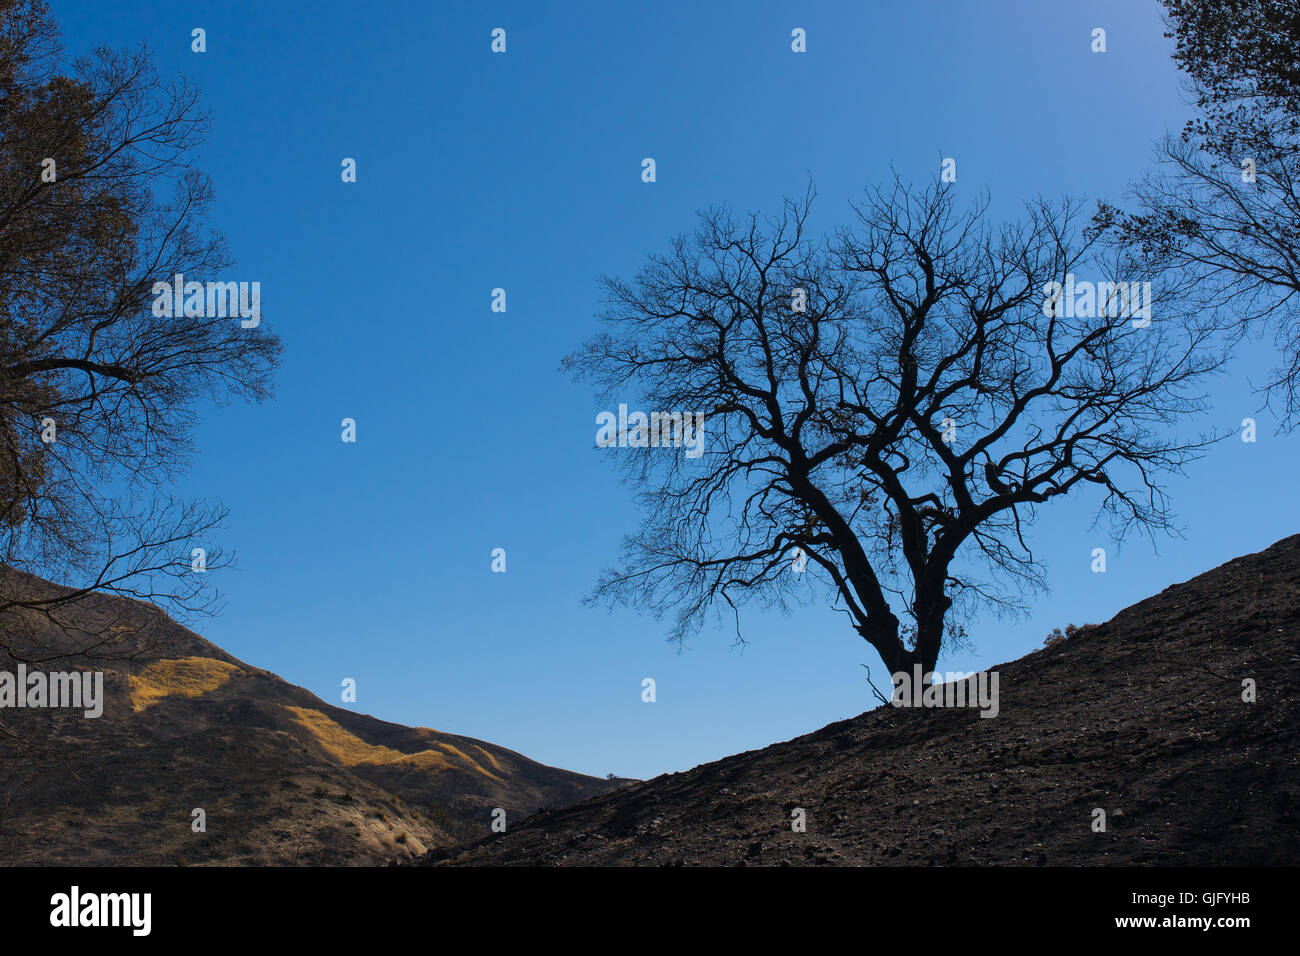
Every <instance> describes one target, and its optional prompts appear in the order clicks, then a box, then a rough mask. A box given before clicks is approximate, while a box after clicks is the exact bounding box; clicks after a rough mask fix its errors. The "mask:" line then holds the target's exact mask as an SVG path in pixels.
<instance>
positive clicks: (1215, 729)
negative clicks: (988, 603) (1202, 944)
mask: <svg viewBox="0 0 1300 956" xmlns="http://www.w3.org/2000/svg"><path fill="white" fill-rule="evenodd" d="M1297 627H1300V536H1295V537H1291V538H1287V539H1285V540H1283V541H1280V542H1278V543H1277V544H1275V545H1274V546H1272V547H1271V548H1269V549H1268V550H1266V551H1263V552H1260V553H1258V554H1252V555H1247V556H1245V557H1241V558H1238V559H1236V560H1234V561H1231V562H1229V563H1228V564H1225V565H1223V566H1222V567H1220V568H1217V569H1215V570H1213V571H1210V572H1208V573H1206V574H1202V575H1200V576H1199V577H1196V578H1193V579H1192V580H1191V581H1188V582H1185V583H1183V584H1178V585H1174V586H1172V587H1170V588H1167V589H1166V590H1164V591H1163V592H1161V593H1160V594H1158V595H1156V596H1155V597H1152V598H1148V599H1147V600H1145V601H1142V602H1140V603H1138V604H1136V605H1134V606H1132V607H1130V608H1127V609H1125V610H1124V611H1121V612H1120V613H1119V614H1117V615H1116V616H1115V617H1114V618H1113V619H1112V620H1110V621H1109V622H1107V623H1105V624H1102V625H1099V626H1097V627H1094V628H1089V629H1086V630H1084V631H1083V632H1082V633H1080V634H1078V635H1076V636H1074V637H1073V638H1071V639H1068V640H1066V641H1063V642H1060V643H1057V644H1054V645H1052V646H1050V647H1047V648H1044V649H1042V650H1039V651H1036V652H1034V653H1032V654H1029V655H1028V656H1026V657H1024V658H1021V659H1020V660H1017V661H1013V662H1011V663H1008V664H1005V665H1002V666H999V667H998V668H997V670H998V672H999V674H1000V692H1001V701H1000V703H1001V712H1000V714H999V715H998V716H997V717H995V718H992V719H981V718H979V717H978V716H977V714H976V712H975V711H973V710H969V711H936V710H896V709H894V708H892V707H881V708H878V709H876V710H873V711H870V712H868V713H865V714H863V715H861V716H859V717H856V718H853V719H851V720H846V721H842V722H839V723H836V724H831V725H830V726H828V727H824V728H822V729H821V730H819V731H816V732H815V733H811V734H808V735H806V736H803V737H799V738H796V739H794V740H791V741H788V742H786V743H780V744H775V745H773V746H771V747H767V748H764V749H763V750H758V751H751V752H749V753H744V754H738V755H736V756H734V757H728V758H726V759H724V760H719V761H717V762H716V763H710V764H704V765H702V766H699V767H696V768H695V769H693V770H690V771H687V772H685V773H677V774H668V775H666V776H661V777H657V778H655V779H653V780H649V781H646V782H644V783H638V784H631V785H628V786H625V787H624V788H623V789H621V790H618V791H616V792H614V793H612V794H607V795H605V796H602V797H596V798H593V799H590V800H587V801H585V802H583V803H580V804H577V805H575V806H572V807H569V808H567V809H562V810H555V811H550V812H546V813H541V814H538V815H535V816H533V817H531V818H530V819H528V820H526V821H521V822H520V823H519V824H518V825H517V826H514V827H512V828H511V830H510V831H509V832H507V833H505V834H502V835H498V836H494V837H490V838H487V839H485V840H483V841H480V842H478V843H475V844H473V845H470V846H467V847H461V848H450V849H438V850H434V851H432V852H431V853H430V854H429V855H428V856H426V857H425V858H424V859H423V860H422V861H421V862H423V863H426V864H433V865H439V864H457V865H467V864H468V865H475V864H477V865H500V864H517V865H651V866H653V865H669V866H671V865H679V866H680V865H701V864H703V865H732V866H745V865H749V866H755V865H760V866H774V865H775V866H786V865H796V866H799V865H817V864H821V865H841V866H845V865H864V864H866V865H871V864H876V865H879V864H892V865H944V864H1009V865H1024V866H1033V865H1044V864H1046V865H1089V866H1092V865H1107V864H1155V865H1216V864H1295V863H1297V862H1300V807H1298V806H1297V801H1298V800H1300V761H1298V760H1297V745H1298V744H1300V731H1298V730H1297V727H1296V718H1297V710H1298V708H1297V701H1298V699H1300V647H1298V646H1297V633H1298V632H1297ZM1247 677H1249V678H1253V679H1254V680H1255V681H1256V683H1257V686H1258V700H1257V702H1256V703H1253V704H1251V703H1244V702H1243V701H1242V680H1243V678H1247ZM799 807H802V808H804V809H805V810H806V812H807V832H806V833H794V832H792V831H791V825H790V819H791V811H792V810H794V809H795V808H799ZM1095 808H1101V809H1104V810H1105V811H1106V813H1107V830H1106V832H1105V833H1095V832H1093V830H1092V827H1091V824H1092V821H1093V811H1094V809H1095Z"/></svg>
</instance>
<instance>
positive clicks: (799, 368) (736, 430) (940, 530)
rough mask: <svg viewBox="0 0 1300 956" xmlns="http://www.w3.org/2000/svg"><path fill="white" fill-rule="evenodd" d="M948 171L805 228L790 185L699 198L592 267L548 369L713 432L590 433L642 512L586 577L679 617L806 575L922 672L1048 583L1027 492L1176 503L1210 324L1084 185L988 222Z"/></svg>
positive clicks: (1120, 508)
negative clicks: (829, 225)
mask: <svg viewBox="0 0 1300 956" xmlns="http://www.w3.org/2000/svg"><path fill="white" fill-rule="evenodd" d="M954 188H955V187H952V186H949V185H944V184H939V183H937V182H936V183H933V184H931V185H930V186H928V187H926V188H921V189H916V188H912V187H909V186H907V185H904V184H903V183H901V182H899V181H897V180H896V181H895V182H894V184H893V185H892V186H891V187H889V188H886V189H875V190H870V191H868V193H867V195H866V199H865V201H864V202H862V203H861V204H860V205H857V206H855V207H854V211H855V214H856V215H855V219H854V221H853V223H852V225H851V226H849V227H846V228H843V229H841V230H839V231H838V232H836V233H834V234H833V235H830V236H826V237H822V238H818V239H814V238H812V237H810V236H809V235H808V229H807V225H808V217H809V211H810V208H811V203H812V198H813V197H812V191H811V188H810V190H809V192H808V194H807V195H805V196H804V197H802V198H801V199H798V200H787V201H786V202H785V204H784V207H783V210H782V212H781V213H780V214H779V215H778V216H776V217H775V218H772V219H764V218H762V217H760V216H759V215H757V214H749V215H746V216H743V217H739V218H738V217H736V216H734V215H733V214H731V213H729V212H728V211H727V210H725V209H722V208H716V209H712V210H709V211H708V212H706V213H703V214H701V217H700V220H701V221H700V226H699V228H698V230H697V231H696V232H695V233H694V234H693V235H688V236H680V237H678V238H677V239H676V240H674V241H673V242H672V244H671V246H670V247H669V249H668V251H667V252H666V253H664V254H661V255H655V256H653V257H651V259H650V261H649V263H648V264H647V265H646V266H645V267H644V268H643V269H642V270H641V271H640V272H639V274H638V275H637V276H636V277H635V278H634V279H633V280H631V281H625V280H620V279H607V280H605V288H606V291H607V303H606V306H605V308H604V309H603V312H602V316H601V318H602V320H603V324H604V326H605V329H604V331H602V332H600V333H598V334H597V335H596V336H594V337H593V338H592V339H591V340H590V341H589V342H588V343H587V344H586V345H585V346H584V347H583V348H581V349H580V350H578V351H576V352H574V353H573V354H571V355H569V356H568V357H567V358H566V359H565V361H564V366H565V368H566V369H567V370H569V371H570V372H571V373H572V374H573V375H574V376H575V377H577V378H578V379H580V380H586V381H591V382H594V383H595V384H597V385H598V386H599V388H600V391H601V395H602V397H603V398H604V399H606V400H609V401H637V400H639V401H642V402H643V403H646V404H648V405H649V406H651V407H654V408H659V409H669V410H680V411H681V412H683V413H690V412H703V413H704V414H705V416H706V418H705V421H706V432H707V441H706V449H705V451H704V453H703V454H702V455H701V456H699V457H698V458H696V459H694V460H692V459H690V458H688V457H686V456H684V455H682V454H680V453H675V452H674V451H672V450H669V449H665V448H662V447H658V448H656V447H626V448H618V449H616V450H611V451H610V452H608V453H609V454H615V455H617V456H618V457H619V458H620V459H621V462H622V464H623V466H624V468H625V469H626V474H627V476H628V478H629V479H630V480H631V481H632V482H633V483H634V484H636V485H638V486H639V487H640V488H641V489H642V494H641V502H642V505H643V507H644V511H645V516H644V522H643V524H642V525H641V527H640V529H639V530H638V531H637V532H636V533H634V534H633V535H631V536H630V537H629V538H628V539H627V541H626V544H625V548H624V554H623V562H622V564H621V565H620V566H619V567H617V568H613V569H610V570H608V571H606V572H605V573H604V574H603V575H602V576H601V578H600V580H599V581H598V582H597V585H596V587H595V590H594V592H593V594H592V595H591V596H590V600H593V601H597V602H602V603H609V604H633V605H637V606H639V607H642V608H647V609H651V610H653V611H654V612H655V613H656V614H663V613H671V614H672V616H673V626H672V629H671V632H670V636H671V638H673V639H677V640H680V639H682V638H684V637H686V636H687V635H688V634H689V633H691V632H692V631H693V630H694V629H695V628H697V627H698V626H699V625H700V624H701V623H702V622H703V620H704V619H705V618H706V617H707V616H708V615H709V612H710V611H718V612H722V613H723V614H724V615H725V616H731V615H733V614H734V615H735V617H736V622H737V634H738V636H739V635H740V630H739V609H740V608H741V606H742V605H743V604H745V603H747V602H757V603H758V604H759V605H760V606H765V607H773V606H775V607H781V608H785V607H787V606H789V604H790V603H791V602H797V601H802V600H808V599H820V600H825V601H827V602H828V603H829V604H830V605H831V606H833V607H835V608H837V609H838V610H840V611H842V612H843V613H845V614H846V615H847V617H848V619H849V624H850V625H851V627H852V628H853V629H854V630H855V631H856V632H857V634H859V635H860V636H861V637H862V638H863V639H865V640H866V641H867V642H868V643H869V644H870V645H871V646H872V647H873V648H874V649H875V650H876V651H877V652H878V653H879V655H880V657H881V659H882V660H883V661H884V662H885V665H886V666H887V667H888V668H889V670H890V672H891V673H898V672H900V671H904V672H909V673H910V672H911V671H912V668H913V667H914V665H920V666H921V667H922V668H923V672H924V673H925V674H926V675H929V674H930V673H931V672H932V671H933V670H934V667H935V664H936V661H937V660H938V657H939V653H940V650H941V648H942V647H943V646H944V643H945V640H951V639H952V638H953V637H954V636H955V635H957V634H959V633H960V628H961V626H962V622H963V621H965V620H966V619H967V618H968V616H969V615H970V614H971V613H972V612H974V611H975V610H977V609H979V608H982V607H983V608H992V609H993V610H996V611H1004V610H1007V609H1013V610H1014V609H1016V608H1018V607H1021V606H1022V604H1021V599H1022V597H1023V595H1024V593H1025V589H1026V588H1029V589H1033V588H1036V587H1039V586H1041V585H1042V584H1043V575H1042V569H1041V568H1040V567H1039V566H1038V565H1037V564H1035V562H1034V560H1033V555H1032V551H1031V549H1030V546H1029V544H1028V543H1027V541H1026V538H1025V536H1024V532H1025V530H1026V528H1027V526H1028V525H1029V524H1030V523H1032V522H1033V521H1034V519H1035V517H1036V516H1037V514H1038V511H1039V509H1040V507H1041V506H1042V505H1044V504H1046V503H1048V502H1050V501H1053V500H1055V499H1058V498H1063V497H1065V496H1067V495H1070V494H1072V493H1075V492H1077V491H1080V490H1081V489H1085V488H1090V489H1094V490H1095V491H1097V492H1098V493H1099V511H1098V515H1099V517H1108V518H1109V519H1110V521H1111V522H1112V528H1111V530H1112V531H1113V532H1114V533H1115V534H1116V535H1121V536H1122V535H1123V534H1125V533H1126V532H1129V531H1131V530H1133V529H1141V530H1143V531H1145V532H1147V533H1155V532H1157V531H1160V530H1166V531H1167V530H1172V525H1171V521H1172V514H1171V510H1170V502H1169V500H1168V497H1167V495H1166V492H1165V490H1164V488H1163V486H1162V484H1161V483H1160V482H1161V477H1162V475H1165V474H1168V473H1170V472H1177V471H1180V470H1181V469H1182V468H1183V467H1184V466H1185V465H1186V464H1187V463H1188V462H1189V461H1190V460H1191V459H1193V458H1195V457H1197V455H1198V453H1199V452H1200V451H1201V450H1202V449H1203V448H1204V447H1205V446H1206V445H1207V444H1208V443H1209V442H1211V441H1214V440H1215V438H1216V436H1214V435H1213V434H1205V433H1196V434H1186V432H1187V429H1186V427H1185V426H1186V424H1187V423H1186V419H1187V418H1188V417H1189V416H1191V415H1192V414H1194V413H1196V412H1198V411H1199V410H1201V409H1202V408H1203V402H1204V397H1203V394H1202V392H1201V391H1200V386H1201V384H1202V380H1203V379H1204V377H1205V376H1207V375H1209V374H1211V373H1213V372H1214V371H1215V370H1216V369H1218V368H1219V367H1220V366H1221V364H1222V361H1223V357H1222V355H1220V354H1218V353H1217V352H1216V351H1214V349H1213V348H1212V344H1213V343H1212V340H1213V330H1212V329H1211V328H1210V327H1208V326H1203V325H1201V324H1199V323H1198V320H1197V317H1196V315H1195V314H1194V313H1193V312H1191V311H1190V309H1189V308H1188V307H1187V296H1186V293H1187V290H1186V289H1185V288H1184V287H1182V286H1181V285H1180V284H1179V283H1178V282H1177V281H1176V278H1177V277H1176V276H1175V277H1173V279H1170V277H1169V276H1167V275H1166V274H1165V272H1164V271H1163V270H1162V269H1161V268H1160V267H1159V266H1158V265H1154V264H1152V263H1151V262H1150V261H1148V260H1147V259H1144V258H1143V257H1142V256H1141V255H1140V253H1138V252H1136V251H1135V250H1133V249H1131V248H1129V247H1126V246H1124V245H1123V244H1119V243H1114V242H1109V241H1104V238H1103V236H1101V235H1099V234H1098V233H1097V232H1096V231H1094V230H1091V229H1089V228H1087V226H1086V222H1081V221H1080V220H1081V218H1085V219H1086V217H1081V216H1080V214H1079V204H1078V203H1075V202H1069V201H1067V202H1063V203H1058V204H1052V203H1048V202H1038V203H1034V204H1032V205H1030V206H1029V207H1027V210H1026V213H1025V215H1024V217H1023V218H1022V220H1021V221H1019V222H1016V223H1013V224H1008V225H1001V226H993V225H990V224H989V222H988V213H987V208H988V204H987V200H985V201H982V202H976V203H973V204H972V205H971V206H970V207H969V208H958V204H957V200H956V196H955V193H954ZM1053 283H1060V286H1059V287H1058V286H1055V285H1053ZM1129 283H1133V284H1134V285H1131V286H1130V285H1128V284H1129ZM1144 283H1150V286H1144V285H1143V284H1144ZM1148 292H1149V295H1150V298H1149V299H1147V300H1142V301H1146V302H1148V303H1149V305H1150V313H1149V314H1150V317H1151V318H1150V320H1149V321H1148V320H1147V319H1144V318H1142V317H1141V315H1146V314H1147V313H1146V310H1145V308H1144V307H1140V306H1139V300H1140V296H1141V295H1142V294H1146V293H1148ZM1138 313H1141V315H1138ZM1180 433H1181V434H1180ZM627 444H628V445H629V446H634V445H638V444H640V443H639V442H631V441H629V442H628V443H627ZM1081 559H1082V560H1087V555H1086V554H1085V555H1083V556H1081ZM805 562H806V565H805V570H803V572H802V573H801V572H800V571H799V568H800V566H801V565H804V563H805ZM742 639H743V638H742Z"/></svg>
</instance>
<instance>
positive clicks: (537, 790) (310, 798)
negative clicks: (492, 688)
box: [0, 576, 618, 864]
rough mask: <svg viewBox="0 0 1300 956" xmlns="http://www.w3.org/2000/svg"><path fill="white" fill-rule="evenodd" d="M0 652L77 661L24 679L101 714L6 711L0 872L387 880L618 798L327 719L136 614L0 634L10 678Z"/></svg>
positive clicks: (502, 758) (316, 707)
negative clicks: (95, 676) (356, 873)
mask: <svg viewBox="0 0 1300 956" xmlns="http://www.w3.org/2000/svg"><path fill="white" fill-rule="evenodd" d="M5 586H6V587H8V588H10V589H14V588H18V589H26V590H28V591H31V592H40V591H50V590H53V591H58V590H59V589H57V588H54V586H52V585H50V584H48V583H46V582H43V581H39V580H37V579H31V578H17V577H13V576H11V577H10V579H9V580H8V581H7V582H6V583H5ZM11 593H12V590H11ZM4 646H8V647H10V648H13V650H14V652H15V653H17V654H18V655H19V656H20V657H27V658H28V659H29V660H30V659H33V658H35V659H38V660H39V659H40V657H41V656H43V655H44V653H45V652H47V651H48V650H49V649H50V648H56V649H58V650H59V651H61V652H72V653H74V656H73V658H72V659H71V660H70V661H67V660H64V661H56V662H51V663H49V664H46V665H41V664H37V663H32V664H29V669H35V670H45V671H62V670H69V669H71V667H73V666H75V667H79V668H87V669H92V670H102V671H103V672H104V697H105V699H106V702H105V704H104V708H103V714H102V716H100V717H98V718H94V719H88V718H86V717H85V716H83V713H82V711H80V710H76V711H71V710H67V709H53V708H44V709H16V708H12V707H10V708H5V709H3V710H0V864H61V863H90V864H98V863H127V864H174V863H180V864H185V863H189V864H200V863H221V864H264V863H277V864H294V863H299V864H376V863H384V862H387V861H390V860H393V859H398V858H402V857H406V856H410V855H413V854H419V853H423V852H424V851H425V850H426V849H429V848H431V847H436V846H441V845H446V844H449V843H452V842H454V841H456V840H458V839H464V838H467V837H473V836H477V835H480V834H483V833H486V832H487V824H488V822H489V820H490V814H491V811H492V809H493V808H495V807H502V808H504V809H506V811H507V813H508V817H509V818H518V817H520V816H522V815H524V814H526V813H529V812H531V811H533V810H535V809H537V808H538V807H541V806H548V807H554V806H564V805H567V804H569V803H572V802H573V801H575V800H579V799H582V798H585V797H589V796H591V795H593V794H596V793H601V792H605V791H607V790H609V789H611V788H613V787H614V786H616V785H617V783H618V781H607V780H601V779H597V778H594V777H588V776H584V775H581V774H576V773H570V772H568V771H565V770H559V769H556V768H554V767H547V766H544V765H542V764H539V763H537V762H535V761H533V760H529V759H528V758H527V757H524V756H522V755H520V754H518V753H515V752H514V751H511V750H507V749H506V748H504V747H499V746H497V745H495V744H490V743H486V742H484V741H480V740H475V739H472V738H469V737H461V736H457V735H455V734H447V733H441V732H439V731H436V730H430V729H428V728H422V727H404V726H401V725H399V724H393V723H388V722H386V721H382V720H378V719H376V718H374V717H370V716H367V715H365V714H359V713H355V712H353V711H350V710H347V709H344V708H341V707H335V706H332V705H330V704H327V703H325V702H323V701H321V700H320V699H319V698H317V697H316V696H315V695H313V694H311V693H310V692H309V691H306V690H304V689H303V688H301V687H295V686H293V685H292V684H289V683H287V682H285V681H283V680H281V679H280V678H279V677H277V676H276V675H274V674H272V673H270V672H269V671H265V670H261V669H260V668H257V667H253V666H250V665H248V664H246V663H244V662H243V661H240V660H238V659H236V658H234V657H232V656H231V655H229V654H227V653H226V652H224V651H223V650H221V649H220V648H219V647H216V646H215V645H213V644H211V643H210V642H208V641H206V640H204V639H203V638H202V637H200V636H198V635H197V634H195V633H193V632H191V631H189V630H187V629H185V628H184V627H181V626H180V625H178V624H176V623H175V622H173V621H172V620H170V619H169V618H167V617H166V616H165V615H163V614H162V613H161V612H159V611H158V610H157V609H156V608H153V607H151V606H150V605H147V604H143V603H140V602H136V601H130V600H125V599H122V598H118V597H107V596H102V595H93V596H90V597H86V598H82V599H80V600H78V601H77V602H76V603H75V604H73V605H69V606H66V607H64V608H63V609H61V610H60V611H59V612H58V615H57V621H51V620H49V619H47V618H46V617H43V616H38V615H29V616H27V617H26V618H24V619H22V620H17V621H16V620H14V619H13V618H8V619H7V621H6V625H5V630H4V632H3V633H0V671H8V672H11V673H14V672H16V663H15V662H14V660H13V658H12V657H10V656H9V655H8V654H6V653H5V652H4V651H3V647H4ZM2 731H7V732H8V734H11V735H14V736H7V735H6V734H4V733H3V732H2ZM195 808H201V809H203V810H204V811H205V814H206V826H207V830H206V833H195V832H193V830H192V828H191V819H192V816H191V814H192V811H193V810H194V809H195Z"/></svg>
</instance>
